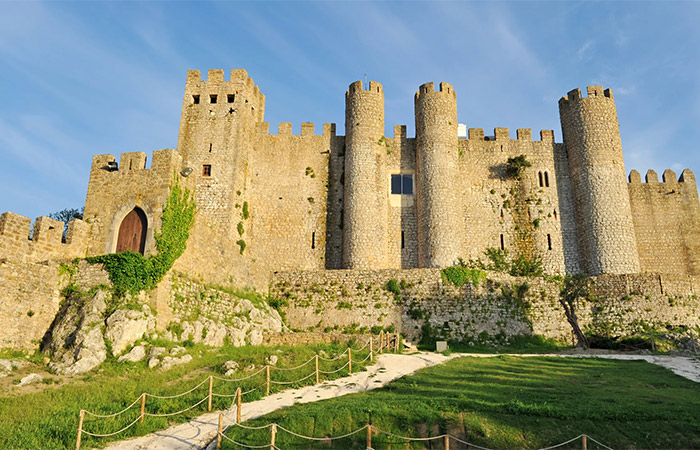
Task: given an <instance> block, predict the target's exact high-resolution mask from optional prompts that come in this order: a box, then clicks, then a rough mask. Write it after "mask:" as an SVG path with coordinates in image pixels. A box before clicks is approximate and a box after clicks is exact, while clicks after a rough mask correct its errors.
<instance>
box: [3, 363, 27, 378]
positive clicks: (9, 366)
mask: <svg viewBox="0 0 700 450" xmlns="http://www.w3.org/2000/svg"><path fill="white" fill-rule="evenodd" d="M26 365H27V361H20V360H17V359H0V377H5V376H7V375H9V374H10V372H12V371H13V370H17V369H21V368H22V367H24V366H26Z"/></svg>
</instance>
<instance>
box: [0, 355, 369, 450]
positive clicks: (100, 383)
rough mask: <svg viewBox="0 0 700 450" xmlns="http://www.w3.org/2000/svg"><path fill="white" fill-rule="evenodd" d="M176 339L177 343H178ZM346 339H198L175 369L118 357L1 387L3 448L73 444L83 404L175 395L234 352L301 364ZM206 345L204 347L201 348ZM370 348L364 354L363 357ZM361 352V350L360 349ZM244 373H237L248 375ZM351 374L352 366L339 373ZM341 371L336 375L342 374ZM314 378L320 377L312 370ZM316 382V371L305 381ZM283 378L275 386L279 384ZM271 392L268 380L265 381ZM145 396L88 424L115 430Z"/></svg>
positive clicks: (164, 404)
mask: <svg viewBox="0 0 700 450" xmlns="http://www.w3.org/2000/svg"><path fill="white" fill-rule="evenodd" d="M171 345H172V344H171ZM346 348H347V347H346V346H341V345H323V346H315V347H240V348H234V347H224V348H221V349H208V348H204V347H202V346H195V347H194V348H191V349H190V350H189V352H190V353H192V354H194V355H195V358H194V359H193V361H192V362H190V363H188V364H185V365H183V366H178V367H176V368H173V369H171V370H168V371H160V370H150V369H148V368H147V367H146V363H145V361H144V362H140V363H135V364H134V363H118V362H116V361H115V360H110V361H108V362H107V363H105V364H103V366H102V368H101V369H98V370H97V371H96V372H91V373H89V374H88V375H86V376H84V377H82V378H81V379H73V380H72V381H70V382H68V383H66V384H63V385H60V386H55V385H49V386H45V389H43V390H42V391H41V392H36V393H30V394H22V391H21V390H20V391H15V392H9V393H4V394H2V395H0V448H2V449H6V448H28V449H35V448H42V449H49V448H51V449H52V448H74V447H75V438H76V432H77V427H78V413H79V411H80V409H87V410H89V411H92V412H96V413H101V414H110V413H114V412H117V411H119V410H121V409H123V408H125V407H126V406H128V405H129V404H130V403H131V402H132V401H134V400H135V399H136V398H137V397H138V396H139V395H141V393H142V392H144V391H146V392H149V393H153V394H158V395H173V394H178V393H181V392H184V391H187V390H189V389H191V388H192V387H194V386H195V385H196V384H197V383H199V382H200V381H202V380H204V379H205V378H207V377H208V376H209V375H214V376H220V377H223V375H222V374H221V373H218V372H219V371H220V366H221V364H222V363H223V362H224V361H227V360H234V361H237V362H238V363H239V364H240V367H241V368H242V369H245V368H246V367H248V366H249V365H251V364H255V365H256V367H257V369H256V371H257V370H259V369H260V368H262V367H263V366H264V365H265V362H264V361H265V358H266V357H268V356H269V355H271V354H277V355H278V356H279V362H278V364H277V366H279V367H293V366H297V365H299V364H301V363H303V362H306V361H307V360H308V359H310V358H312V357H313V355H315V354H316V352H317V351H319V350H324V351H325V352H327V353H328V354H335V353H338V352H342V351H344V350H345V349H346ZM200 353H201V355H200ZM366 354H367V351H366V350H364V351H362V352H361V353H360V354H358V355H357V356H358V359H359V358H364V356H366ZM353 356H356V355H353ZM345 362H347V359H341V360H339V361H336V362H333V363H329V362H321V364H320V368H321V370H327V371H329V370H333V369H335V368H337V367H340V366H341V365H343V364H344V363H345ZM362 366H364V364H358V363H357V362H356V361H353V371H356V370H359V369H360V367H362ZM313 368H314V365H313V362H312V363H311V364H309V365H307V366H305V367H303V368H301V369H298V370H295V371H286V372H283V371H273V375H272V379H273V380H278V381H283V380H288V381H291V380H295V379H299V378H301V376H303V375H307V374H308V373H310V371H313ZM245 375H246V374H245V373H242V372H241V373H239V374H236V375H235V376H234V378H240V377H243V376H245ZM338 375H340V376H345V375H347V370H343V371H341V372H340V374H338ZM338 375H335V377H337V376H338ZM312 378H313V377H312ZM264 383H265V373H264V372H263V373H261V374H259V375H258V376H257V377H255V378H253V379H251V380H248V381H244V382H241V383H224V382H220V381H215V382H214V392H217V393H226V394H234V393H235V391H236V388H237V387H238V386H242V387H243V389H244V391H245V390H247V389H250V388H252V387H255V386H260V385H261V384H264ZM310 383H311V384H312V383H313V379H311V380H307V381H306V382H305V383H304V384H310ZM278 388H279V386H274V385H273V386H272V391H273V392H275V391H277V390H279V389H278ZM207 391H208V383H204V385H203V386H201V387H200V388H198V389H197V390H195V391H194V392H192V393H191V394H188V395H186V396H184V397H181V398H178V399H171V400H158V399H152V398H149V399H148V401H147V404H146V409H147V411H148V412H151V413H168V412H173V411H178V410H181V409H184V408H186V407H188V406H190V405H192V404H194V403H196V402H197V401H199V400H201V399H202V398H204V397H205V396H206V395H207ZM262 394H264V386H263V387H262ZM262 394H261V393H260V391H256V392H253V393H251V394H248V395H247V396H244V397H243V401H251V400H255V399H258V398H260V397H261V396H262ZM231 401H232V398H215V399H214V405H213V407H214V409H223V408H228V407H229V406H230V405H231ZM139 406H140V405H139V404H137V405H135V406H134V407H133V408H132V409H130V410H129V411H128V412H127V413H125V414H123V415H121V416H119V417H118V418H114V419H96V418H91V417H89V416H86V419H85V425H84V429H85V430H89V431H91V432H93V433H109V432H113V431H116V430H118V429H120V428H121V427H123V426H124V425H127V424H129V423H130V422H131V421H133V420H134V419H135V418H136V417H138V415H139ZM205 411H206V402H204V404H203V405H201V406H200V407H198V408H195V409H194V410H192V411H190V412H188V413H184V414H181V415H178V416H174V417H171V418H169V419H168V418H155V417H147V418H146V419H145V421H144V424H143V425H139V424H137V425H136V426H135V427H132V428H131V429H129V430H127V431H126V432H124V433H122V434H120V435H119V436H117V437H116V438H118V439H124V438H126V437H130V436H138V435H143V434H147V433H150V432H152V431H156V430H160V429H163V428H166V427H167V426H168V425H169V424H173V423H178V422H183V421H185V420H186V419H188V418H191V417H196V416H198V415H200V414H202V413H203V412H205ZM114 439H115V438H99V439H98V438H90V437H87V436H85V437H84V438H83V443H84V445H83V448H91V447H93V446H101V445H104V444H106V443H107V442H109V441H110V440H114Z"/></svg>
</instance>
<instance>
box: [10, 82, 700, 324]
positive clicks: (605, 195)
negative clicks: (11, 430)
mask: <svg viewBox="0 0 700 450" xmlns="http://www.w3.org/2000/svg"><path fill="white" fill-rule="evenodd" d="M414 102H415V130H416V136H415V137H408V136H407V135H406V126H405V125H397V126H394V127H393V130H394V132H393V136H387V135H385V120H384V91H383V87H382V85H381V84H379V83H377V82H375V81H370V82H369V83H367V84H363V83H362V82H361V81H356V82H354V83H352V84H350V86H349V87H348V90H347V91H346V92H345V105H346V106H345V108H346V109H345V136H338V135H337V134H336V127H335V124H331V123H327V124H323V127H322V133H321V134H316V126H315V125H314V124H313V123H302V124H301V134H299V135H296V134H293V133H292V125H291V124H290V123H281V124H280V125H279V127H278V129H277V131H276V132H272V133H271V132H270V126H269V123H267V122H265V120H264V116H265V95H263V93H262V92H261V90H260V88H259V87H258V86H256V85H255V83H254V82H253V80H252V79H251V78H250V77H249V76H248V74H247V72H246V71H245V70H242V69H236V70H232V71H231V73H230V77H227V78H225V77H224V72H223V71H222V70H210V71H209V72H208V74H207V76H206V79H202V76H201V74H200V72H199V71H196V70H191V71H189V72H188V74H187V82H186V85H185V93H184V97H183V104H182V116H181V120H180V128H179V136H178V145H177V149H166V150H158V151H155V152H154V153H153V157H152V159H151V161H150V166H149V163H148V161H147V159H148V158H147V155H146V154H145V153H143V152H133V153H124V154H122V155H121V156H120V157H119V159H118V160H117V158H116V157H115V156H114V155H97V156H95V157H94V158H93V161H92V168H91V172H90V181H89V186H88V193H87V199H86V203H85V211H84V220H82V221H81V220H74V221H72V223H71V224H70V226H69V228H68V234H67V238H66V239H65V240H64V241H65V242H61V232H60V230H61V228H62V224H61V223H60V222H57V221H53V220H51V219H48V218H39V219H38V220H37V222H36V223H35V225H34V231H33V237H31V238H30V239H29V240H28V239H27V235H28V233H29V227H30V222H31V221H30V219H28V218H25V217H21V216H18V215H15V214H12V213H4V214H3V215H2V216H1V218H0V285H2V286H0V287H4V289H6V290H7V291H8V292H9V291H12V292H20V293H21V292H25V293H26V291H27V286H25V285H24V284H22V282H21V280H20V278H21V277H15V278H13V277H12V276H5V277H4V278H3V276H1V275H3V274H5V273H6V272H3V270H5V269H3V265H2V264H3V261H5V262H7V261H9V262H11V263H12V264H15V263H16V264H33V263H37V262H41V261H46V260H58V259H60V258H73V257H84V256H91V255H100V254H104V253H112V252H117V251H123V250H126V249H130V250H134V251H137V252H141V253H143V254H146V255H147V254H150V253H152V252H155V241H154V232H155V231H156V230H157V229H158V227H159V226H160V218H161V215H162V208H163V205H164V204H165V201H166V198H167V196H168V193H169V190H170V186H172V184H173V182H174V181H175V180H177V181H178V182H179V183H180V184H181V185H184V186H185V187H188V188H190V189H191V190H192V191H193V192H194V198H195V202H196V205H197V208H198V212H197V214H196V219H195V223H194V227H193V229H192V232H191V235H190V239H189V241H188V242H187V250H186V251H185V253H184V254H183V255H182V257H180V258H179V259H178V260H177V261H176V263H175V266H174V271H175V272H177V273H185V274H187V275H188V276H189V277H192V279H197V280H202V281H206V282H207V283H215V284H216V283H221V284H224V283H226V284H234V285H238V286H254V287H257V288H258V289H267V288H268V287H269V286H271V285H272V284H275V282H277V284H279V283H280V281H279V280H283V283H286V284H289V283H291V282H294V283H298V282H297V281H294V280H306V281H309V277H311V278H313V277H316V276H317V277H321V278H324V277H325V278H327V279H328V280H331V281H329V283H330V284H329V286H331V285H332V286H336V285H342V284H343V283H345V284H347V286H354V284H352V283H355V284H357V285H358V286H359V285H360V284H364V283H365V281H363V282H362V283H359V282H356V281H353V280H354V278H352V275H351V274H352V273H360V272H361V273H363V275H361V278H362V277H364V278H362V279H363V280H375V278H376V277H374V275H368V273H369V272H368V271H381V270H385V271H388V272H387V273H389V272H390V273H391V274H393V275H391V276H393V277H397V278H400V277H402V276H403V275H401V273H404V274H405V276H406V277H408V278H410V279H414V278H415V279H416V280H418V279H420V278H421V277H422V276H423V275H420V273H423V274H428V275H429V276H430V277H433V278H435V277H437V278H436V279H437V280H438V281H437V283H439V275H435V273H436V272H435V271H434V270H430V271H424V272H416V271H409V270H407V269H434V268H441V267H447V266H451V265H454V264H456V263H457V261H458V260H459V259H460V258H461V259H463V260H468V259H474V258H479V257H481V256H482V255H483V253H484V251H485V250H486V249H487V248H497V249H503V250H508V251H509V252H510V253H511V254H512V255H515V254H523V253H525V254H527V255H529V256H537V257H540V258H541V259H542V262H543V266H544V270H545V272H547V273H550V274H561V275H564V274H572V273H585V274H588V275H592V276H598V275H610V276H616V275H619V276H623V277H627V278H618V279H617V280H618V281H619V280H622V281H619V283H621V284H616V283H618V282H617V281H616V282H610V283H609V286H613V287H614V288H611V289H612V290H614V292H616V293H620V292H622V294H620V295H626V294H630V292H633V290H632V291H631V289H632V288H631V287H630V286H632V284H634V283H637V284H638V285H639V286H642V287H643V288H644V289H647V288H649V289H657V288H660V291H659V292H658V293H656V294H658V295H667V292H668V290H667V291H664V288H663V283H662V278H661V277H662V276H664V277H666V278H665V281H664V282H665V283H666V285H667V286H676V287H677V289H676V288H673V289H675V291H674V292H677V293H678V295H691V294H692V295H694V293H695V292H696V291H697V289H700V283H697V281H698V279H697V278H695V277H697V276H699V275H700V236H699V235H698V233H699V231H700V201H699V199H698V190H697V186H696V181H695V176H694V175H693V173H692V172H691V171H690V170H688V169H686V170H684V171H683V172H682V173H681V174H680V176H677V175H676V174H675V173H674V172H673V171H671V170H666V171H665V172H664V173H663V175H662V179H661V180H659V177H658V175H657V174H656V173H655V172H654V171H653V170H649V171H648V172H647V173H646V175H645V180H644V182H642V179H641V176H640V174H639V173H638V172H637V171H634V170H633V171H631V173H629V175H627V173H626V171H625V167H624V162H623V153H622V144H621V141H620V133H619V125H618V120H617V112H616V108H615V101H614V98H613V93H612V91H611V90H610V89H603V88H602V87H600V86H589V87H588V89H587V92H586V93H585V94H582V93H581V91H580V90H579V89H575V90H572V91H571V92H569V93H568V94H567V95H566V96H565V97H562V98H561V99H560V100H559V113H560V118H561V128H562V140H563V142H556V141H555V136H554V132H553V131H552V130H542V131H540V132H539V138H538V139H535V140H533V137H532V133H531V130H530V129H522V128H521V129H517V131H516V132H515V137H514V138H513V137H512V136H511V133H510V131H509V130H508V128H496V129H494V130H493V134H485V133H484V130H483V129H480V128H469V129H467V128H466V127H465V126H462V125H460V124H459V122H458V117H457V93H456V91H455V90H454V88H453V87H452V86H451V85H450V84H448V83H444V82H442V83H440V84H439V85H438V86H435V85H434V84H433V83H426V84H424V85H422V86H420V87H419V88H418V91H417V92H416V94H415V97H414ZM472 119H474V120H478V118H467V120H469V121H471V120H472ZM463 120H464V119H463ZM521 156H522V157H524V159H525V160H526V161H527V162H528V163H529V166H526V167H522V171H521V172H520V176H517V177H514V176H512V174H509V170H508V169H509V167H508V161H509V159H512V158H518V157H521ZM521 160H522V159H521ZM8 264H9V263H8ZM13 267H14V266H13ZM18 267H19V266H18ZM27 267H28V266H27ZM33 267H34V266H33ZM37 267H38V266H37ZM35 269H36V270H35ZM337 269H349V270H343V271H339V270H337ZM12 270H13V271H14V272H7V273H14V274H16V273H18V270H19V269H17V268H13V269H12ZM27 270H30V269H27ZM41 270H44V269H41ZM41 270H39V269H38V268H36V267H34V268H32V269H31V271H32V273H34V272H36V273H37V274H38V273H40V272H41ZM332 270H336V271H334V272H328V271H332ZM7 271H10V269H7ZM290 271H294V272H295V273H297V275H289V273H291V272H290ZM299 271H303V273H306V274H307V275H304V274H302V275H299V274H298V273H301V272H299ZM44 272H45V270H44ZM44 272H41V273H42V274H43V275H41V277H44V278H46V277H47V276H49V275H47V274H45V273H44ZM285 273H287V275H285ZM310 273H316V274H317V275H313V276H311V275H308V274H310ZM397 274H398V275H397ZM626 274H638V276H639V277H641V278H639V280H642V281H638V282H637V281H635V282H634V283H633V282H632V281H630V280H632V279H633V278H630V277H629V276H628V275H626ZM428 275H425V276H428ZM32 276H34V275H32ZM36 276H37V277H38V276H39V275H36ZM50 276H52V277H55V276H56V275H55V274H53V275H50ZM358 276H359V275H358ZM668 277H671V278H668ZM379 278H381V277H379ZM433 278H431V279H433ZM634 279H635V280H636V279H637V278H634ZM18 280H19V281H18ZM167 280H168V279H166V282H168V281H167ZM375 281H376V280H375ZM416 282H417V281H416ZM2 283H5V284H4V285H3V284H2ZM684 283H687V284H684ZM42 286H43V285H42ZM47 286H48V285H47ZM52 286H53V285H52ZM620 286H622V287H620ZM297 287H298V286H297ZM618 287H619V289H618ZM36 289H38V288H36ZM42 289H43V288H42ZM46 289H49V290H51V289H53V290H52V291H51V292H50V293H47V292H48V291H47V292H43V291H42V292H39V291H36V292H34V293H32V294H31V295H36V296H42V295H52V296H53V297H57V295H58V294H57V288H55V287H47V288H46ZM615 289H617V290H615ZM641 289H642V288H640V290H639V292H642V291H641ZM618 291H619V292H618ZM158 292H161V291H160V290H159V291H158ZM367 292H369V291H367ZM611 292H612V291H611ZM656 294H654V295H656ZM18 295H19V294H18ZM23 295H24V294H23ZM157 295H161V294H157ZM163 295H166V296H167V294H163ZM342 295H343V296H345V292H343V294H342ZM421 295H423V294H421ZM425 295H426V296H427V297H426V298H428V299H430V298H431V297H433V298H434V297H435V294H434V293H429V292H428V291H426V293H425ZM616 295H617V294H616ZM674 295H675V294H674ZM375 297H376V295H375ZM22 298H24V297H22ZM654 298H656V297H654ZM161 300H162V299H161ZM167 301H168V300H167V299H165V300H162V302H165V303H167ZM660 301H661V302H662V303H663V301H664V300H663V299H662V300H660ZM55 303H57V301H56V302H55ZM156 303H158V302H156ZM55 307H56V305H53V306H52V307H49V306H47V308H46V313H45V314H46V317H49V316H50V315H51V311H53V310H55ZM436 307H437V306H436ZM52 308H53V309H52ZM156 309H158V310H159V313H162V311H161V309H162V308H160V307H157V308H156ZM165 309H167V308H165ZM40 313H41V312H40ZM41 314H43V313H41ZM41 314H39V315H38V316H41ZM316 315H318V313H316ZM404 315H405V311H404ZM41 317H43V316H41ZM163 317H166V318H167V314H166V315H165V316H164V315H163V314H159V320H161V319H160V318H163ZM290 317H293V315H291V316H290ZM314 317H315V316H314ZM397 317H399V319H396V321H395V322H397V323H398V322H400V321H401V319H400V317H401V315H400V313H399V315H398V316H397ZM688 317H690V316H688ZM404 319H405V317H404ZM42 320H45V319H42ZM310 320H311V319H309V318H308V317H306V318H305V319H303V320H302V319H300V321H301V322H303V321H307V322H308V321H310ZM314 320H316V319H315V318H314ZM557 320H559V319H557ZM664 320H665V319H664ZM689 320H690V319H689ZM693 320H695V319H693ZM314 323H315V322H314ZM320 323H321V322H319V324H320ZM445 323H446V324H447V322H445ZM399 328H400V326H399ZM477 331H478V330H477Z"/></svg>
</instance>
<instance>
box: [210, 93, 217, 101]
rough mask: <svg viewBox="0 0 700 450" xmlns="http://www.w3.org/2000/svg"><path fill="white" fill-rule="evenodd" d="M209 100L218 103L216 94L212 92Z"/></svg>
mask: <svg viewBox="0 0 700 450" xmlns="http://www.w3.org/2000/svg"><path fill="white" fill-rule="evenodd" d="M209 102H210V103H216V94H211V95H210V96H209Z"/></svg>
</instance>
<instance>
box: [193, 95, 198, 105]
mask: <svg viewBox="0 0 700 450" xmlns="http://www.w3.org/2000/svg"><path fill="white" fill-rule="evenodd" d="M192 103H194V104H195V105H199V95H193V96H192Z"/></svg>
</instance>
